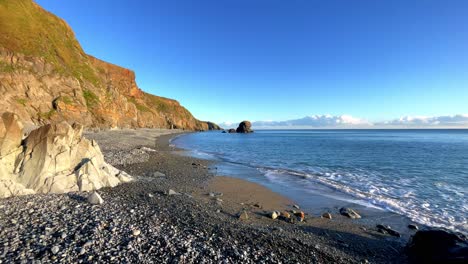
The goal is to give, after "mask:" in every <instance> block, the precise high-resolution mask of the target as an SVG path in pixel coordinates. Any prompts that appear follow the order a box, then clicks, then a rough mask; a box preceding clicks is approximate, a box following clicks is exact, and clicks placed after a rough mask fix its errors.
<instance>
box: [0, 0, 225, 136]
mask: <svg viewBox="0 0 468 264" xmlns="http://www.w3.org/2000/svg"><path fill="white" fill-rule="evenodd" d="M0 93H1V94H2V97H1V98H0V112H7V111H9V112H14V113H16V114H17V115H18V116H19V118H20V119H21V120H22V121H23V122H24V123H26V124H28V123H29V124H34V125H41V124H45V123H49V122H51V121H52V122H56V121H63V120H65V121H69V122H80V123H82V124H84V125H85V126H87V127H98V128H115V127H119V128H137V127H150V128H181V129H188V130H208V129H219V127H218V126H217V125H216V124H213V123H210V122H203V121H199V120H197V119H196V118H194V117H193V116H192V114H191V113H190V112H189V111H188V110H187V109H185V108H184V107H183V106H181V105H180V104H179V103H178V102H177V101H175V100H172V99H167V98H163V97H158V96H155V95H151V94H148V93H145V92H144V91H142V90H141V89H139V88H138V86H137V84H136V82H135V73H134V72H133V71H131V70H129V69H125V68H122V67H119V66H117V65H113V64H110V63H107V62H104V61H102V60H99V59H97V58H94V57H92V56H89V55H87V54H86V53H85V52H84V51H83V49H82V48H81V46H80V44H79V43H78V41H77V40H76V38H75V35H74V33H73V31H72V29H71V28H70V27H69V26H68V25H67V23H66V22H64V21H63V20H62V19H60V18H58V17H56V16H55V15H53V14H51V13H49V12H47V11H45V10H44V9H42V8H41V7H40V6H38V5H37V4H36V3H34V2H33V1H32V0H1V1H0Z"/></svg>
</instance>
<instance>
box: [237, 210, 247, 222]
mask: <svg viewBox="0 0 468 264" xmlns="http://www.w3.org/2000/svg"><path fill="white" fill-rule="evenodd" d="M239 219H240V220H247V219H249V214H247V211H242V212H241V213H240V214H239Z"/></svg>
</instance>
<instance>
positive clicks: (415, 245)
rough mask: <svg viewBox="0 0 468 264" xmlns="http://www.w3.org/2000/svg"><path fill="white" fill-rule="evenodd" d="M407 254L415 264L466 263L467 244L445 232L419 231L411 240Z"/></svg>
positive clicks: (461, 237) (460, 236) (455, 235)
mask: <svg viewBox="0 0 468 264" xmlns="http://www.w3.org/2000/svg"><path fill="white" fill-rule="evenodd" d="M408 254H409V256H410V258H411V260H412V261H413V262H415V263H468V242H467V239H466V237H465V236H463V235H459V234H455V233H452V232H449V231H446V230H441V229H431V230H421V231H418V232H416V234H415V235H414V236H413V237H412V238H411V240H410V242H409V244H408Z"/></svg>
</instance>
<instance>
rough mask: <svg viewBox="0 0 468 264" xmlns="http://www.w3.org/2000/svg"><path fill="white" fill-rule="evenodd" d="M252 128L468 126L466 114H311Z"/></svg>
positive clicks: (224, 124)
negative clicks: (374, 118)
mask: <svg viewBox="0 0 468 264" xmlns="http://www.w3.org/2000/svg"><path fill="white" fill-rule="evenodd" d="M236 125H237V123H232V122H224V123H221V124H220V126H221V127H223V128H231V127H235V126H236ZM252 127H253V128H254V129H294V128H303V129H306V128H468V114H456V115H445V116H404V117H400V118H398V119H393V120H389V121H381V122H370V121H368V120H366V119H363V118H357V117H353V116H350V115H336V116H334V115H312V116H306V117H304V118H300V119H292V120H286V121H255V122H252Z"/></svg>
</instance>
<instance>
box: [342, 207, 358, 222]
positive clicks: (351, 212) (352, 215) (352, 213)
mask: <svg viewBox="0 0 468 264" xmlns="http://www.w3.org/2000/svg"><path fill="white" fill-rule="evenodd" d="M340 214H341V215H344V216H347V217H349V218H351V219H359V218H361V216H360V215H359V214H358V213H357V212H356V211H354V210H353V209H351V208H344V207H343V208H341V209H340Z"/></svg>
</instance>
